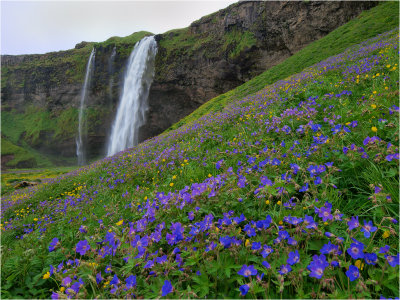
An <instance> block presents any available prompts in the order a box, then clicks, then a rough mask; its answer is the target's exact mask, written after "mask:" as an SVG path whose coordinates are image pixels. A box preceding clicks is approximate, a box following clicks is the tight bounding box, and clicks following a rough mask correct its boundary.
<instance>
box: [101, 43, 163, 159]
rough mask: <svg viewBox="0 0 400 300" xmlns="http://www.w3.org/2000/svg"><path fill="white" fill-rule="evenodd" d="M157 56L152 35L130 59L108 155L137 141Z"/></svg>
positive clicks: (138, 45)
mask: <svg viewBox="0 0 400 300" xmlns="http://www.w3.org/2000/svg"><path fill="white" fill-rule="evenodd" d="M156 53H157V42H156V41H155V39H154V37H153V36H151V37H145V38H143V39H142V40H140V41H139V42H138V43H136V45H135V47H134V49H133V51H132V53H131V55H130V56H129V60H128V64H127V68H126V72H125V77H124V84H123V89H122V93H121V98H120V102H119V106H118V109H117V115H116V117H115V121H114V124H113V126H112V131H111V138H110V142H109V144H108V153H107V156H111V155H113V154H115V153H117V152H120V151H122V150H125V149H127V148H130V147H133V146H135V145H137V144H138V142H139V137H138V134H139V128H140V126H142V125H144V124H145V121H146V119H145V117H146V112H147V110H148V104H147V97H148V95H149V90H150V86H151V83H152V82H153V76H154V59H155V56H156Z"/></svg>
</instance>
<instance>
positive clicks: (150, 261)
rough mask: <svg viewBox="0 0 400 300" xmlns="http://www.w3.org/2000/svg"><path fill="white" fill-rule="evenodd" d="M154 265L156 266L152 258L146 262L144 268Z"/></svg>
mask: <svg viewBox="0 0 400 300" xmlns="http://www.w3.org/2000/svg"><path fill="white" fill-rule="evenodd" d="M153 266H154V260H152V259H150V260H149V261H147V262H146V264H145V265H144V267H143V269H151V268H152V267H153Z"/></svg>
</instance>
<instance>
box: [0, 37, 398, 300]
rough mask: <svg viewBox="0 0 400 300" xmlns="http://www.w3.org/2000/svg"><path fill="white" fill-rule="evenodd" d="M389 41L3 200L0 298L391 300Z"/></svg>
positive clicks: (394, 127)
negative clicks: (349, 299)
mask: <svg viewBox="0 0 400 300" xmlns="http://www.w3.org/2000/svg"><path fill="white" fill-rule="evenodd" d="M398 34H399V32H398V30H396V31H391V32H388V33H386V34H383V35H380V36H378V37H376V38H374V39H371V40H368V41H366V42H363V43H362V44H360V45H359V46H357V47H353V48H351V49H348V50H347V51H346V52H344V53H342V54H339V55H337V56H334V57H330V58H328V59H326V60H325V61H322V62H320V63H318V64H316V65H314V66H312V67H310V68H307V69H305V70H304V71H303V72H301V73H299V74H296V75H293V76H291V77H290V78H287V79H285V80H281V81H278V82H276V83H274V84H272V85H269V86H266V87H265V88H264V89H263V90H261V91H259V92H258V93H257V94H254V95H252V96H247V97H245V98H241V99H237V100H235V101H231V102H230V103H229V105H228V106H226V107H225V108H224V110H222V111H220V112H217V113H209V114H207V115H204V116H203V117H202V118H200V119H198V120H196V121H194V122H192V123H191V124H188V125H185V126H182V127H180V128H178V129H176V130H174V131H170V132H168V133H164V134H163V135H161V136H158V137H155V138H153V139H151V140H148V141H146V142H144V143H142V144H140V145H139V146H137V147H135V148H132V149H128V150H126V151H123V152H121V153H119V154H118V155H115V156H113V157H110V158H106V159H104V160H102V161H98V162H96V163H95V164H92V165H90V166H87V167H85V168H81V169H79V170H76V171H74V172H72V173H70V174H68V175H66V176H64V177H62V178H58V179H54V180H52V181H49V182H45V183H44V184H42V185H38V186H36V187H34V188H31V189H26V190H22V191H19V192H16V193H14V194H12V195H9V196H8V197H3V198H2V215H1V224H0V227H1V230H2V235H1V242H2V246H3V250H4V251H3V253H2V257H1V260H2V262H1V263H2V268H1V272H2V274H1V275H2V276H1V280H2V282H1V284H2V289H1V296H2V298H17V297H24V298H49V297H52V298H54V299H58V298H66V297H69V298H95V297H96V298H125V297H128V298H141V297H144V298H159V297H168V298H204V297H208V298H239V297H245V298H275V299H277V298H281V299H282V298H296V297H298V298H350V297H356V296H358V297H362V298H380V297H392V298H393V297H396V296H397V295H398V294H399V285H398V282H399V266H398V265H399V253H398V251H399V238H398V231H399V226H398V217H399V212H398V205H399V195H398V188H399V185H398V183H399V181H398V180H399V169H398V159H399V147H398V142H399V107H398V90H399V82H398V80H399V73H398V61H399V49H398V43H399V40H398Z"/></svg>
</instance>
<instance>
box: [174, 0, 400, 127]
mask: <svg viewBox="0 0 400 300" xmlns="http://www.w3.org/2000/svg"><path fill="white" fill-rule="evenodd" d="M398 11H399V2H394V1H391V2H383V3H381V4H380V5H378V6H377V7H374V8H372V9H370V10H368V11H364V12H362V13H361V14H360V16H358V17H357V18H355V19H353V20H351V21H350V22H348V23H346V24H345V25H343V26H341V27H339V28H337V29H336V30H334V31H332V32H331V33H329V34H328V35H327V36H325V37H323V38H322V39H320V40H318V41H315V42H313V43H311V44H310V45H308V46H307V47H305V48H304V49H302V50H300V51H299V52H297V53H295V54H294V55H293V56H291V57H289V58H288V59H286V60H285V61H284V62H282V63H280V64H278V65H276V66H274V67H272V68H270V69H268V70H267V71H265V72H264V73H262V74H260V75H259V76H256V77H255V78H253V79H251V80H249V81H248V82H246V83H245V84H243V85H241V86H239V87H237V88H235V89H233V90H231V91H229V92H226V93H225V94H222V95H219V96H217V97H215V98H213V99H211V100H209V101H208V102H206V103H205V104H203V105H202V106H200V107H199V108H198V109H196V110H195V111H194V112H193V113H192V114H190V115H188V116H187V117H185V118H183V119H182V120H181V121H179V122H177V123H176V124H174V125H172V126H171V127H170V128H169V130H173V129H176V128H178V127H180V126H182V125H184V124H187V123H190V122H192V121H194V120H197V119H198V118H200V117H202V116H204V115H205V114H207V113H209V112H215V111H220V110H221V109H222V108H223V107H225V105H226V104H227V103H229V102H231V101H233V100H235V99H238V98H242V97H244V96H246V95H250V94H252V93H255V92H257V91H259V90H261V89H262V88H263V87H264V86H265V85H266V84H271V83H273V82H275V81H277V80H280V79H284V78H286V77H288V76H290V75H292V74H295V73H298V72H300V71H301V70H303V69H304V68H306V67H309V66H311V65H313V64H315V63H317V62H319V61H321V60H323V59H326V58H328V57H330V56H332V55H336V54H338V53H341V52H343V51H344V50H345V49H346V48H348V47H350V46H352V45H355V44H358V43H360V42H361V41H363V40H365V39H368V38H371V37H374V36H376V35H377V34H379V33H382V32H385V31H388V30H391V29H393V28H396V27H397V26H398V25H399V17H398Z"/></svg>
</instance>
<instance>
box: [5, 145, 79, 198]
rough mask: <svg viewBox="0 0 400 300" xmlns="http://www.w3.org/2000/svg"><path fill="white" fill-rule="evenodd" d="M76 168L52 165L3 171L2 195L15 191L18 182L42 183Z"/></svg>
mask: <svg viewBox="0 0 400 300" xmlns="http://www.w3.org/2000/svg"><path fill="white" fill-rule="evenodd" d="M23 150H24V149H23ZM14 151H15V150H14ZM75 168H76V167H51V168H46V169H42V168H41V169H35V168H30V169H8V170H7V171H6V172H4V171H3V172H2V174H1V195H6V194H9V193H11V192H13V191H15V190H16V189H15V186H16V184H18V183H19V182H21V181H30V182H38V183H41V182H44V181H46V180H48V179H52V178H55V177H58V176H60V175H62V174H65V173H68V172H71V171H73V170H74V169H75Z"/></svg>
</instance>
